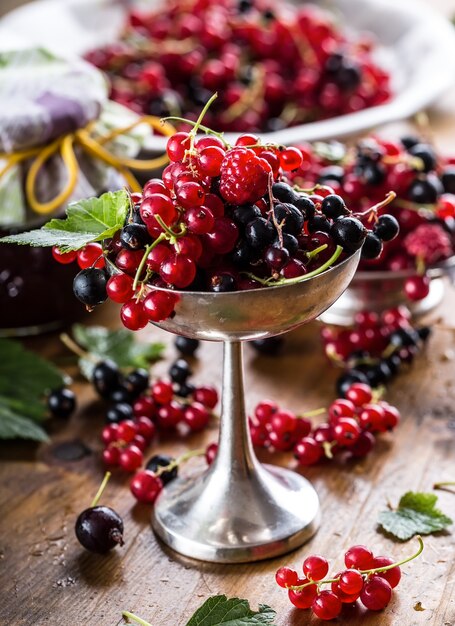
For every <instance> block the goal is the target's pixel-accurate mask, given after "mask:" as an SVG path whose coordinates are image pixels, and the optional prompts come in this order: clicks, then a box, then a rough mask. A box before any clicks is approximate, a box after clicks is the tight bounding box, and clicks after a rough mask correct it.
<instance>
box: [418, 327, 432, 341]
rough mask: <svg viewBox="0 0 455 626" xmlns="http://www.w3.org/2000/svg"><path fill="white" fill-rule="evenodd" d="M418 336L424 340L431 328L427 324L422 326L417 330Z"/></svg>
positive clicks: (429, 333)
mask: <svg viewBox="0 0 455 626" xmlns="http://www.w3.org/2000/svg"><path fill="white" fill-rule="evenodd" d="M417 332H418V333H419V337H420V339H421V340H422V341H426V340H427V339H428V337H429V336H430V335H431V328H430V327H429V326H422V327H421V328H419V329H418V330H417Z"/></svg>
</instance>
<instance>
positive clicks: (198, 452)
mask: <svg viewBox="0 0 455 626" xmlns="http://www.w3.org/2000/svg"><path fill="white" fill-rule="evenodd" d="M204 454H205V449H204V450H203V449H202V448H199V449H198V450H190V451H189V452H185V453H184V454H181V455H180V456H178V457H177V458H176V459H174V460H173V461H171V462H170V463H169V464H168V465H162V466H161V467H159V468H158V469H157V470H156V472H155V476H161V474H164V472H171V471H172V470H173V469H174V468H176V467H179V465H182V463H186V461H189V460H190V459H192V458H194V457H196V456H203V455H204Z"/></svg>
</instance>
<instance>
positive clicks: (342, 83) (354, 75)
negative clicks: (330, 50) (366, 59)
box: [334, 63, 362, 91]
mask: <svg viewBox="0 0 455 626" xmlns="http://www.w3.org/2000/svg"><path fill="white" fill-rule="evenodd" d="M334 80H335V83H336V84H337V85H338V87H339V88H340V90H341V91H354V89H357V87H358V86H359V85H360V82H361V80H362V74H361V71H360V68H359V67H358V66H357V65H354V64H348V63H346V64H343V65H342V66H341V67H340V69H339V71H338V72H337V73H336V74H335V77H334Z"/></svg>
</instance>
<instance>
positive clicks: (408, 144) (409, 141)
mask: <svg viewBox="0 0 455 626" xmlns="http://www.w3.org/2000/svg"><path fill="white" fill-rule="evenodd" d="M400 141H401V143H402V145H403V147H404V148H405V149H406V150H409V149H410V148H412V147H413V146H415V145H417V144H418V143H420V140H419V138H418V137H413V136H412V135H406V136H405V137H402V138H401V139H400Z"/></svg>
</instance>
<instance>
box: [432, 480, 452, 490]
mask: <svg viewBox="0 0 455 626" xmlns="http://www.w3.org/2000/svg"><path fill="white" fill-rule="evenodd" d="M444 487H455V481H453V480H448V481H445V482H442V483H435V484H434V485H433V489H442V488H444Z"/></svg>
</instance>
